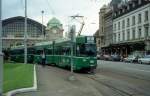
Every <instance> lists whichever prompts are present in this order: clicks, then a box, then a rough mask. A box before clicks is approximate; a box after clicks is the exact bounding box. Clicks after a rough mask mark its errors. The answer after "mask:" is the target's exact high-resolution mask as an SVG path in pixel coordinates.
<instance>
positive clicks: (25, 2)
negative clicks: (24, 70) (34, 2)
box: [24, 0, 27, 64]
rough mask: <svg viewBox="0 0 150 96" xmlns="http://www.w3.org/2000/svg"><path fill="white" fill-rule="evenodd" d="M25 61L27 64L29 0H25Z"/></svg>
mask: <svg viewBox="0 0 150 96" xmlns="http://www.w3.org/2000/svg"><path fill="white" fill-rule="evenodd" d="M24 25H25V26H24V27H25V28H24V63H25V64H27V0H25V24H24Z"/></svg>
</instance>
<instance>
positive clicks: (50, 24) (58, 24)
mask: <svg viewBox="0 0 150 96" xmlns="http://www.w3.org/2000/svg"><path fill="white" fill-rule="evenodd" d="M47 27H48V29H51V28H53V27H57V28H62V24H61V22H60V21H59V20H58V19H57V18H55V17H53V18H52V19H51V20H49V22H48V23H47Z"/></svg>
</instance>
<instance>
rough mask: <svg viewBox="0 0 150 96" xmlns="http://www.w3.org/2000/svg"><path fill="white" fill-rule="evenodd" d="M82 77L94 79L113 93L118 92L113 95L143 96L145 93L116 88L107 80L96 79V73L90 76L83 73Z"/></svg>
mask: <svg viewBox="0 0 150 96" xmlns="http://www.w3.org/2000/svg"><path fill="white" fill-rule="evenodd" d="M84 77H86V78H89V79H91V80H93V81H95V82H96V83H97V84H99V85H100V86H101V85H103V86H105V87H107V88H109V89H110V90H112V91H113V92H114V93H116V94H118V95H115V96H145V95H142V94H135V93H130V92H128V91H125V90H122V89H119V88H117V86H113V85H111V84H109V83H107V82H104V81H102V80H98V79H97V78H98V77H97V76H96V75H92V76H90V75H84ZM104 96H108V95H104Z"/></svg>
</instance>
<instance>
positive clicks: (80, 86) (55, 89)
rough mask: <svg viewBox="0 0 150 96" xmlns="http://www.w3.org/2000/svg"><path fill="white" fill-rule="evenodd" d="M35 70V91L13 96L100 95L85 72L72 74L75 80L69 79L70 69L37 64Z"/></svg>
mask: <svg viewBox="0 0 150 96" xmlns="http://www.w3.org/2000/svg"><path fill="white" fill-rule="evenodd" d="M36 71H37V80H38V81H37V83H38V84H37V86H38V89H37V91H36V92H27V93H19V94H16V95H14V96H102V95H101V93H100V92H99V91H98V90H97V89H96V88H95V87H94V86H92V85H94V82H93V81H92V80H90V79H88V78H87V77H86V74H74V76H75V80H69V76H70V74H71V73H70V71H68V70H64V69H61V68H57V67H52V66H45V67H43V66H40V65H38V66H37V67H36Z"/></svg>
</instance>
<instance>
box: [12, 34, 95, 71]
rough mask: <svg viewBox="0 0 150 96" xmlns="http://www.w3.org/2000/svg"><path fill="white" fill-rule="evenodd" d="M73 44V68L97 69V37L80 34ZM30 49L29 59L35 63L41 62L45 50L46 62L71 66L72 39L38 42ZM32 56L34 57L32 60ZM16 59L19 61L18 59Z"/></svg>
mask: <svg viewBox="0 0 150 96" xmlns="http://www.w3.org/2000/svg"><path fill="white" fill-rule="evenodd" d="M73 45H74V47H73V69H74V70H82V69H85V70H91V69H95V68H96V66H97V59H96V40H95V38H94V37H93V36H80V37H77V38H76V42H75V44H73ZM22 50H23V49H22ZM14 51H15V50H14ZM18 51H19V50H18ZM28 51H29V52H28V53H29V54H28V59H29V60H28V61H30V62H31V61H33V62H34V63H39V64H40V63H41V61H42V58H41V53H42V52H43V51H44V52H45V54H46V64H48V65H56V66H58V67H62V68H70V67H71V41H70V40H67V39H61V40H56V41H53V42H51V41H49V42H41V43H36V44H35V45H34V46H32V47H29V48H28ZM15 53H16V52H15ZM16 54H18V53H16ZM23 54H24V52H21V54H20V53H19V56H20V57H18V58H23V56H24V55H23ZM33 54H34V55H33ZM31 56H32V57H34V58H33V59H32V60H31ZM16 60H17V61H19V60H18V59H16ZM21 61H22V60H21Z"/></svg>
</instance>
